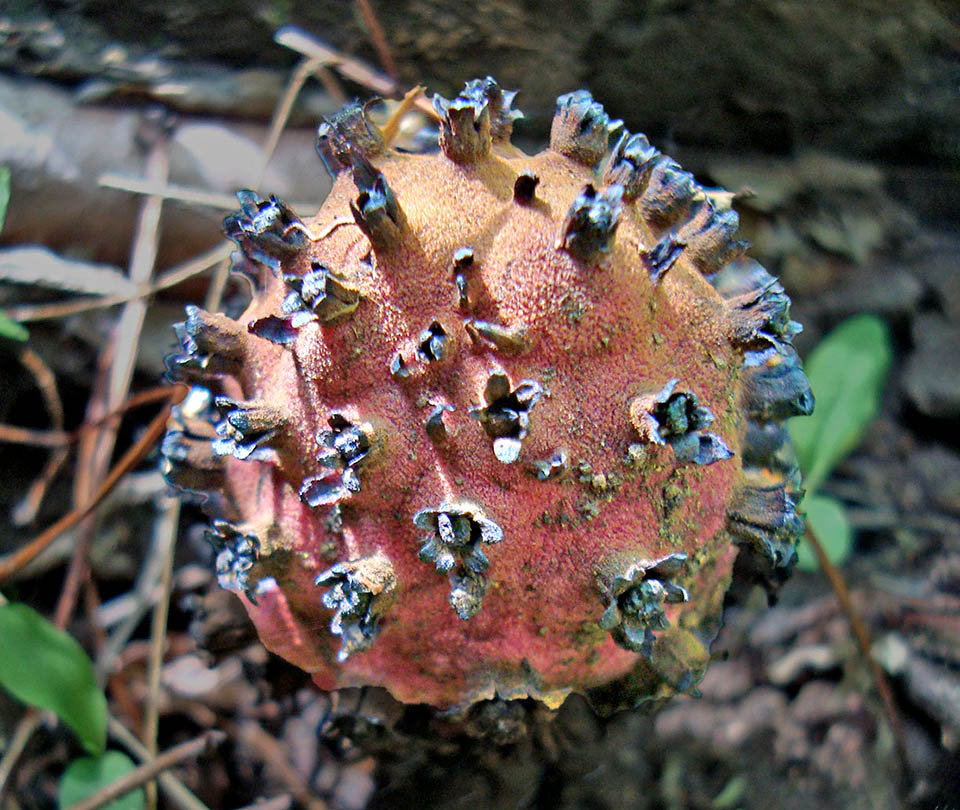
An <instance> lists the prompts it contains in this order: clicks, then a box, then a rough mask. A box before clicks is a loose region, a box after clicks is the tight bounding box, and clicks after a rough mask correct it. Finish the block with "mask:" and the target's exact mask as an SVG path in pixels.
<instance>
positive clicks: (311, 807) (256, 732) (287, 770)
mask: <svg viewBox="0 0 960 810" xmlns="http://www.w3.org/2000/svg"><path fill="white" fill-rule="evenodd" d="M232 736H235V737H237V738H238V739H239V740H240V741H241V742H243V743H244V744H245V745H246V746H248V747H249V748H250V749H252V750H253V751H254V752H255V753H256V755H257V756H258V757H259V758H260V759H261V760H263V762H264V763H265V764H266V765H267V767H268V768H270V770H271V771H272V772H273V773H274V774H275V776H276V777H277V778H278V779H279V780H280V781H281V782H283V784H284V785H285V786H286V788H287V790H289V791H290V792H291V793H292V794H293V796H294V798H295V799H296V800H297V801H298V802H299V803H300V804H301V805H303V806H304V807H306V808H307V810H327V803H326V802H325V801H323V799H321V798H320V797H319V796H317V795H316V794H314V792H313V791H312V790H311V789H310V786H309V785H307V783H306V782H304V780H303V779H302V778H301V776H300V774H299V773H297V771H296V769H295V768H294V767H293V765H291V764H290V761H289V759H288V758H287V753H286V751H284V750H283V746H281V745H280V743H279V742H277V740H276V738H274V737H272V736H271V735H270V734H268V733H267V732H266V731H264V730H263V729H262V728H261V727H260V725H259V723H257V722H256V721H254V720H246V721H244V722H242V723H241V724H240V725H239V726H237V727H236V728H235V729H234V732H233V735H232Z"/></svg>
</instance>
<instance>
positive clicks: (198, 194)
mask: <svg viewBox="0 0 960 810" xmlns="http://www.w3.org/2000/svg"><path fill="white" fill-rule="evenodd" d="M97 185H99V186H103V187H104V188H115V189H117V190H118V191H129V192H130V193H131V194H147V195H149V196H151V197H161V198H162V199H164V200H177V201H178V202H184V203H190V204H192V205H202V206H204V207H205V208H216V209H218V210H220V211H231V210H233V209H234V208H236V207H237V198H236V197H234V196H233V195H232V194H220V193H218V192H216V191H205V190H204V189H199V188H191V187H189V186H180V185H177V184H176V183H156V182H151V181H150V180H146V179H144V178H142V177H133V176H130V175H127V174H121V173H120V172H104V173H103V174H101V175H100V176H99V177H98V178H97Z"/></svg>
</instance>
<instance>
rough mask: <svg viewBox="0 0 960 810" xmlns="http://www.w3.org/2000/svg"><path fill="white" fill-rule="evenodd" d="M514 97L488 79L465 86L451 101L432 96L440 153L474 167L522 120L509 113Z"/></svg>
mask: <svg viewBox="0 0 960 810" xmlns="http://www.w3.org/2000/svg"><path fill="white" fill-rule="evenodd" d="M515 96H516V92H503V91H502V90H501V89H500V86H499V85H498V84H497V83H496V81H494V79H493V78H492V77H491V76H487V78H486V79H473V80H472V81H469V82H467V83H466V84H465V85H464V88H463V90H462V91H460V94H459V95H458V96H457V97H456V98H455V99H453V101H448V100H447V99H445V98H444V97H443V96H441V95H439V94H435V95H434V97H433V108H434V109H435V110H436V111H437V114H438V115H439V116H440V118H441V121H440V148H441V149H442V150H443V153H444V154H445V155H446V156H447V157H448V158H450V160H454V161H456V162H457V163H474V162H476V161H478V160H480V159H482V158H484V157H486V156H487V155H488V154H489V153H490V148H491V146H492V144H493V143H494V142H495V141H507V140H509V139H510V134H511V132H512V131H513V122H514V121H516V120H517V119H518V118H522V117H523V113H521V112H520V111H519V110H514V109H511V105H512V103H513V99H514V97H515Z"/></svg>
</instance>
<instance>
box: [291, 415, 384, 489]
mask: <svg viewBox="0 0 960 810" xmlns="http://www.w3.org/2000/svg"><path fill="white" fill-rule="evenodd" d="M327 423H328V424H329V425H330V429H329V430H319V431H317V444H319V445H320V452H319V453H318V454H317V462H318V463H319V465H320V468H321V469H320V472H319V473H318V474H317V475H314V476H310V477H309V478H306V479H305V480H304V481H303V483H302V484H301V486H300V499H301V500H302V501H303V502H304V503H306V504H307V505H308V506H311V507H314V508H316V507H318V506H333V505H334V504H337V503H339V502H340V501H343V500H346V499H347V498H349V497H350V496H351V495H353V494H355V493H357V492H359V491H360V478H359V476H358V474H357V466H358V465H360V464H361V462H362V461H363V460H364V459H365V458H366V457H367V455H368V453H369V452H370V449H371V442H370V434H369V432H368V431H367V430H365V429H364V427H362V426H357V425H355V424H353V423H352V422H351V421H350V420H349V419H347V418H346V417H345V416H344V415H343V414H341V413H333V414H331V415H330V417H329V418H328V419H327Z"/></svg>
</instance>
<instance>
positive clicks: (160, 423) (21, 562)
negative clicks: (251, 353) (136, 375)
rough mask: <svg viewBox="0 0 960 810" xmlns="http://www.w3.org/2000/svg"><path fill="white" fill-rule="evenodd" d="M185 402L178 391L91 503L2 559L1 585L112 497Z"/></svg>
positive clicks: (131, 448)
mask: <svg viewBox="0 0 960 810" xmlns="http://www.w3.org/2000/svg"><path fill="white" fill-rule="evenodd" d="M182 398H183V393H182V391H177V392H176V395H174V396H172V398H171V402H169V403H167V405H166V407H165V408H164V409H163V410H162V411H160V413H158V414H157V415H156V416H155V417H154V418H153V421H152V422H151V423H150V424H149V425H148V426H147V429H146V430H145V431H144V433H143V435H142V436H140V438H139V439H137V441H136V442H134V444H133V445H132V446H131V447H130V448H129V449H128V450H127V452H126V453H124V454H123V456H122V458H121V459H120V460H119V461H118V462H117V463H116V465H115V466H114V468H113V469H112V470H110V474H109V475H108V476H107V477H106V478H105V479H104V481H103V483H102V484H100V486H99V487H97V490H96V492H94V494H93V497H91V498H90V500H89V501H87V502H86V503H84V504H83V506H81V507H77V508H75V509H71V510H70V511H69V512H68V513H67V514H65V515H64V516H63V517H62V518H60V519H59V520H58V521H57V522H56V523H54V524H53V525H52V526H50V527H49V528H47V529H45V530H44V531H42V532H41V533H40V534H39V535H37V537H35V538H34V539H33V540H31V541H30V542H29V543H27V544H26V545H25V546H23V547H21V548H19V549H17V551H14V552H11V553H10V554H7V555H6V556H4V557H0V582H3V581H4V580H5V579H7V578H9V577H10V576H12V575H13V574H15V573H16V572H17V571H19V570H20V569H21V568H23V567H24V566H25V565H26V564H27V563H29V562H30V561H32V560H33V559H34V558H35V557H36V556H37V555H38V554H39V553H40V552H41V551H43V550H44V549H45V548H46V547H47V546H49V545H50V544H51V543H52V542H53V541H54V540H56V539H57V538H58V537H59V536H60V535H61V534H63V533H64V532H65V531H69V530H70V529H72V528H73V527H74V526H76V525H77V524H78V523H79V522H80V521H81V520H83V519H84V518H85V517H86V516H87V515H89V514H90V513H91V512H92V511H93V510H94V509H96V508H97V506H98V505H99V503H100V502H101V501H102V500H103V499H104V498H105V497H106V496H107V495H108V494H110V492H111V491H112V490H113V488H114V487H115V486H116V485H117V483H118V482H119V481H120V479H121V478H123V476H124V475H126V474H127V473H128V472H130V470H132V469H133V468H134V467H136V466H137V464H139V463H140V461H141V460H142V459H143V458H144V457H145V456H146V455H147V453H149V452H150V450H151V449H152V448H153V445H154V444H156V443H157V441H158V440H159V439H160V437H161V436H162V435H163V434H164V432H165V431H166V429H167V419H168V418H169V416H170V409H171V408H172V407H173V405H174V404H175V402H177V401H179V400H180V399H182Z"/></svg>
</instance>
